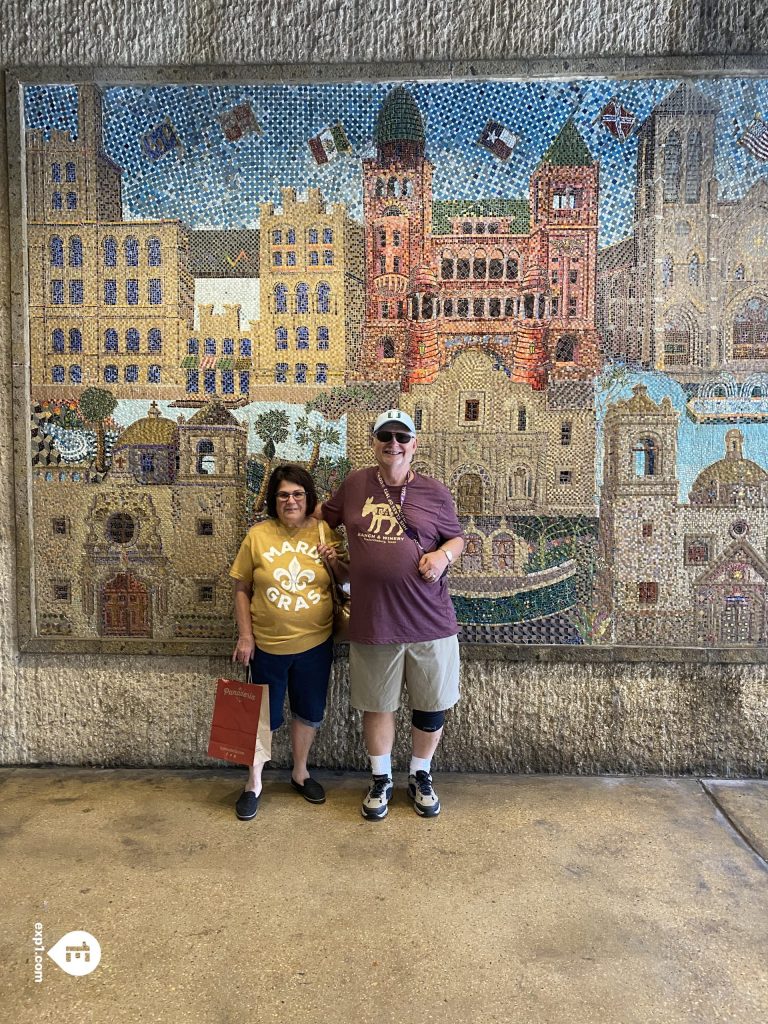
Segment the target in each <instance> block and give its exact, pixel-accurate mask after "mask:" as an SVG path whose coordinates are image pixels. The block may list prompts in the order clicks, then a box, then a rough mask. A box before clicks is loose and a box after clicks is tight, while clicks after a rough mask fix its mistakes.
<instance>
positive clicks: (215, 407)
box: [188, 402, 240, 427]
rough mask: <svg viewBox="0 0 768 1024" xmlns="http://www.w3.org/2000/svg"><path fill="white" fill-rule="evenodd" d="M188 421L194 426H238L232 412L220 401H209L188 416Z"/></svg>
mask: <svg viewBox="0 0 768 1024" xmlns="http://www.w3.org/2000/svg"><path fill="white" fill-rule="evenodd" d="M188 423H189V424H190V425H194V426H196V427H239V426H240V424H239V423H238V422H237V420H236V419H235V417H234V416H233V415H232V413H231V412H230V411H229V410H228V409H227V408H226V406H224V405H222V404H221V402H210V403H209V404H208V405H204V406H203V408H202V409H200V410H198V412H196V413H195V414H194V416H190V418H189V420H188Z"/></svg>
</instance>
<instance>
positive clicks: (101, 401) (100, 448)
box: [80, 388, 117, 473]
mask: <svg viewBox="0 0 768 1024" xmlns="http://www.w3.org/2000/svg"><path fill="white" fill-rule="evenodd" d="M116 406H117V399H116V398H115V396H114V395H113V394H112V392H111V391H107V390H106V389H105V388H86V389H85V391H84V392H83V393H82V395H81V396H80V413H81V415H82V416H83V418H84V419H85V420H86V421H87V422H88V423H93V424H94V426H95V427H96V470H97V472H99V473H103V472H104V471H105V470H106V468H107V466H106V445H105V438H104V421H105V420H106V419H107V418H108V417H109V416H111V415H112V413H113V412H114V411H115V408H116Z"/></svg>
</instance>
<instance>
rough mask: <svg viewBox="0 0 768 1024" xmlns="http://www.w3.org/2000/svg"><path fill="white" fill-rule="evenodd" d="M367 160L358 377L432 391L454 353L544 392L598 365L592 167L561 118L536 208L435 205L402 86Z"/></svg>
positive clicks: (500, 203) (417, 117)
mask: <svg viewBox="0 0 768 1024" xmlns="http://www.w3.org/2000/svg"><path fill="white" fill-rule="evenodd" d="M374 141H375V145H376V155H375V156H374V157H370V158H368V159H366V160H364V161H363V211H364V220H365V279H366V309H365V322H364V325H363V341H362V351H361V358H360V360H359V364H358V367H357V368H356V370H355V371H353V375H354V376H355V377H356V378H358V379H366V380H369V381H371V380H373V381H382V382H384V381H386V382H389V383H396V384H399V385H400V387H401V389H402V390H403V391H404V392H407V391H409V390H410V388H411V387H412V386H414V385H416V384H429V383H432V382H433V381H434V380H435V379H436V375H437V373H438V372H439V371H440V370H441V369H442V368H444V367H445V366H447V365H449V364H450V362H451V361H452V359H453V358H454V356H455V355H456V354H458V352H459V351H461V350H464V349H467V348H480V349H483V350H485V351H487V352H492V353H493V354H494V356H495V358H496V360H497V362H498V364H499V365H500V366H501V367H503V368H504V370H505V372H506V373H507V375H508V376H509V377H510V378H511V379H512V380H514V381H516V382H519V383H525V384H529V385H530V386H531V387H532V388H534V389H536V390H544V389H545V388H546V387H547V386H548V384H549V383H550V382H554V381H561V380H588V379H590V378H591V377H593V376H594V374H595V373H596V372H597V370H598V368H599V366H600V357H599V353H598V337H597V332H596V329H595V290H596V289H595V280H596V259H597V213H598V165H597V163H596V162H595V161H593V159H592V157H591V154H590V153H589V150H588V149H587V147H586V145H585V143H584V141H583V140H582V138H581V136H580V135H579V133H578V131H577V129H576V127H575V126H574V124H573V123H572V122H571V121H567V122H566V124H565V125H564V127H563V128H562V130H561V131H560V133H559V135H558V136H557V138H556V139H555V140H554V141H553V143H552V145H551V146H550V147H549V149H548V150H547V152H546V153H545V155H544V156H543V157H542V159H541V161H540V163H539V165H538V166H537V168H536V169H535V171H534V173H533V175H532V176H531V199H530V203H529V202H527V201H526V200H519V199H518V200H510V199H499V200H478V201H463V200H434V199H433V195H432V174H433V170H434V168H433V165H432V164H431V163H430V161H429V160H428V159H427V157H426V152H425V130H424V122H423V119H422V116H421V113H420V111H419V108H418V106H417V104H416V102H415V100H414V99H413V97H412V96H411V94H410V93H409V92H408V90H407V89H406V88H405V87H403V86H398V87H397V88H395V89H393V90H392V91H391V92H390V93H389V95H388V96H387V97H386V99H385V100H384V102H383V104H382V106H381V109H380V111H379V114H378V118H377V121H376V129H375V135H374Z"/></svg>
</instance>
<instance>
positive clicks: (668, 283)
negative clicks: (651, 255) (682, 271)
mask: <svg viewBox="0 0 768 1024" xmlns="http://www.w3.org/2000/svg"><path fill="white" fill-rule="evenodd" d="M674 276H675V272H674V264H673V262H672V257H671V256H670V255H669V253H666V255H665V256H664V258H663V259H662V261H661V283H662V284H663V285H664V287H665V288H671V287H672V284H673V283H674Z"/></svg>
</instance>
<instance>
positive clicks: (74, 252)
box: [69, 235, 83, 267]
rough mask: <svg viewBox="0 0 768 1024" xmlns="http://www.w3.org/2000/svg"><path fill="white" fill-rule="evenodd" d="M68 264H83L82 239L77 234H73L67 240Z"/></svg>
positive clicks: (77, 265)
mask: <svg viewBox="0 0 768 1024" xmlns="http://www.w3.org/2000/svg"><path fill="white" fill-rule="evenodd" d="M69 265H70V267H82V265H83V240H82V238H81V237H80V236H79V235H73V236H72V238H70V240H69Z"/></svg>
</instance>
